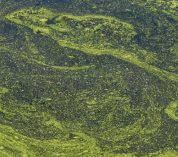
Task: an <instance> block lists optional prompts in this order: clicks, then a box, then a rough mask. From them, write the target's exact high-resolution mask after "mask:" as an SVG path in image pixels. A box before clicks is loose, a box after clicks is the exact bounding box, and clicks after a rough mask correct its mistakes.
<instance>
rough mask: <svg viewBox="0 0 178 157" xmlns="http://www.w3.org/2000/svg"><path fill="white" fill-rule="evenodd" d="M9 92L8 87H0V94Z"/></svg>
mask: <svg viewBox="0 0 178 157" xmlns="http://www.w3.org/2000/svg"><path fill="white" fill-rule="evenodd" d="M8 92H9V89H8V88H5V87H0V94H6V93H8Z"/></svg>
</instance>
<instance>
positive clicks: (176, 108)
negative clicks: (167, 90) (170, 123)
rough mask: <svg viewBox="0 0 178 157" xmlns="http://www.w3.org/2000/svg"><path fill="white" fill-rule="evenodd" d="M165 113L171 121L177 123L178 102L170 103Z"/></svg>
mask: <svg viewBox="0 0 178 157" xmlns="http://www.w3.org/2000/svg"><path fill="white" fill-rule="evenodd" d="M165 113H166V114H167V115H168V116H169V117H170V118H171V119H173V120H175V121H178V101H175V102H172V103H171V104H170V105H169V106H168V107H167V108H166V109H165Z"/></svg>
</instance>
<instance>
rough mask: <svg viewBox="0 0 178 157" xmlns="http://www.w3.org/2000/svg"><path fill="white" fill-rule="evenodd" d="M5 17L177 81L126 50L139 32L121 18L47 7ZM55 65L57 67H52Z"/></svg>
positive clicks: (70, 45)
mask: <svg viewBox="0 0 178 157" xmlns="http://www.w3.org/2000/svg"><path fill="white" fill-rule="evenodd" d="M6 18H7V19H8V20H10V21H12V22H15V23H16V24H19V25H22V26H26V27H29V28H31V29H32V30H33V31H34V32H41V33H42V34H44V35H46V36H49V37H51V38H52V39H54V40H56V41H57V42H58V43H59V44H60V45H61V46H63V47H68V48H72V49H76V50H80V51H83V52H84V53H87V54H90V55H111V56H114V57H116V58H118V59H121V60H124V61H126V62H129V63H131V64H134V65H137V66H138V67H140V68H143V69H145V70H146V71H148V72H150V73H152V74H154V75H156V76H157V77H159V78H160V79H162V80H171V81H175V82H178V75H177V74H174V73H171V72H168V71H165V70H161V69H159V68H157V67H155V66H152V65H149V64H148V63H146V62H143V61H141V60H140V59H139V58H138V56H137V55H136V54H134V53H132V52H130V51H127V50H125V49H124V47H123V45H124V44H126V45H129V44H130V46H131V47H132V46H133V45H132V38H133V37H134V36H135V35H136V33H135V31H134V28H133V26H132V25H131V24H128V23H126V22H123V21H121V20H119V19H115V18H112V17H108V16H100V15H85V16H74V15H70V14H58V13H56V12H53V11H51V10H48V9H45V8H41V9H38V10H36V9H33V8H28V9H22V10H20V11H16V12H14V13H11V14H8V15H7V16H6ZM61 30H62V31H61ZM110 37H111V39H110ZM121 45H122V46H121ZM39 63H40V64H41V62H39ZM42 64H43V65H45V64H44V63H42ZM51 67H52V66H51ZM53 68H57V67H54V66H53ZM86 68H87V67H86ZM62 69H63V68H62ZM74 69H76V68H74ZM77 69H78V68H77Z"/></svg>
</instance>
